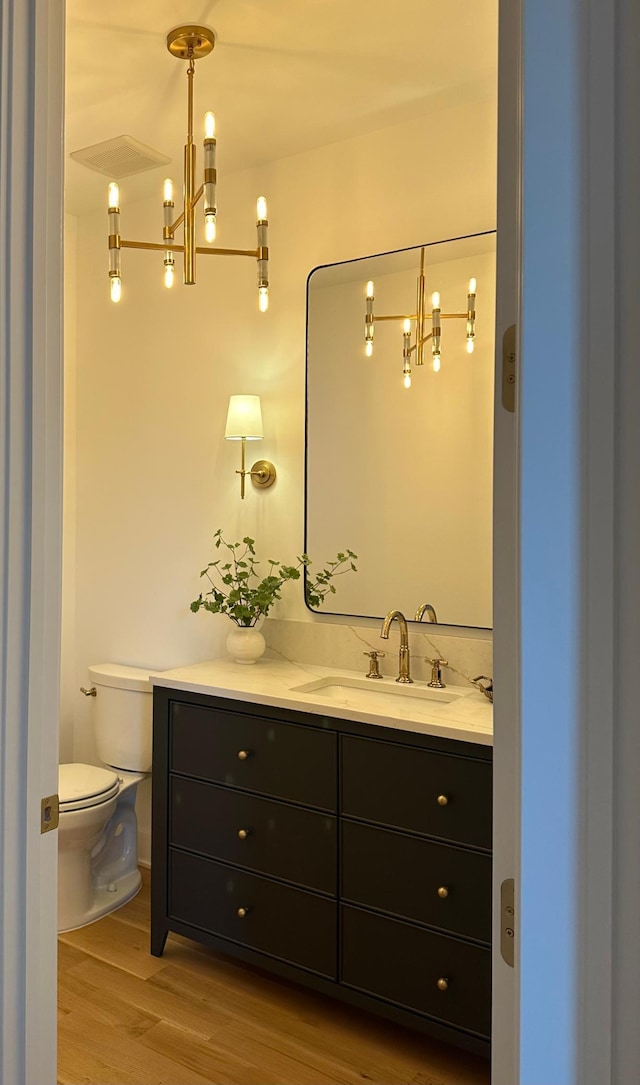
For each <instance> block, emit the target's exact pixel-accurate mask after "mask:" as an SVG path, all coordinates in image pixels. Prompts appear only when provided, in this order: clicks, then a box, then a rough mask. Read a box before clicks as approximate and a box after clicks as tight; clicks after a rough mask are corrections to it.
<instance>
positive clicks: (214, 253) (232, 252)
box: [196, 246, 258, 260]
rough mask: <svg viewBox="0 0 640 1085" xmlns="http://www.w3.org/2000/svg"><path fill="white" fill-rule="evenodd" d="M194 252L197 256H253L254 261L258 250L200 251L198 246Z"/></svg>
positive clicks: (208, 249)
mask: <svg viewBox="0 0 640 1085" xmlns="http://www.w3.org/2000/svg"><path fill="white" fill-rule="evenodd" d="M196 252H197V253H198V255H199V256H253V258H254V260H255V259H257V257H258V249H214V248H209V247H208V248H206V249H202V248H200V246H198V247H197V248H196Z"/></svg>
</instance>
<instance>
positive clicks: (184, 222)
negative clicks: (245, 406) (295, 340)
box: [108, 26, 269, 313]
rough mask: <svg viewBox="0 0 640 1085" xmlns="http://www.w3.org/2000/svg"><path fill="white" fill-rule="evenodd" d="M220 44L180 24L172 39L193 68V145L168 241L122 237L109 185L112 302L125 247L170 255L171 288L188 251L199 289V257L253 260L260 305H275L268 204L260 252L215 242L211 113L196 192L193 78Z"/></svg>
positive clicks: (168, 185)
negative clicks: (178, 257)
mask: <svg viewBox="0 0 640 1085" xmlns="http://www.w3.org/2000/svg"><path fill="white" fill-rule="evenodd" d="M214 45H215V34H214V33H213V31H211V30H209V29H208V28H207V27H204V26H179V27H176V28H175V30H172V31H170V32H169V34H168V35H167V49H168V50H169V52H170V53H171V54H172V55H173V56H175V57H178V59H180V60H186V61H187V62H188V67H187V88H188V99H187V142H186V145H185V148H184V182H183V195H184V205H183V209H182V212H181V213H180V214H179V215H178V217H177V218H174V215H175V203H174V197H173V182H172V181H171V180H169V179H167V180H166V181H165V182H164V192H163V201H164V202H163V211H164V225H163V229H162V239H163V243H162V244H160V243H159V242H153V241H126V240H125V239H124V238H122V237H121V236H120V206H119V204H120V189H119V186H118V184H116V182H111V184H110V185H109V193H108V200H109V209H108V216H109V282H110V288H111V300H112V301H114V302H118V301H120V298H121V294H122V273H121V253H122V249H151V250H154V251H159V252H163V253H164V284H165V286H166V287H168V288H171V287H172V286H173V282H174V270H175V254H176V253H178V252H182V253H184V277H183V281H184V283H185V285H186V286H193V285H194V284H195V281H196V255H201V256H251V257H253V258H254V259H255V260H256V261H257V264H258V307H259V309H260V311H261V312H263V313H264V312H266V310H267V309H268V307H269V249H268V246H267V227H268V222H267V201H266V199H265V198H264V196H259V197H258V201H257V213H256V220H257V221H256V227H257V234H258V236H257V246H256V248H255V249H220V248H215V247H214V246H213V245H212V244H211V242H213V241H215V238H216V218H217V207H216V182H217V173H216V136H215V116H214V114H213V113H206V114H205V121H204V128H205V136H204V141H203V151H204V177H203V183H202V184H201V185H200V187H199V188H198V189H197V191H196V180H195V179H196V146H195V143H194V142H193V79H194V76H195V71H196V60H200V59H201V58H202V57H206V56H208V55H209V53H210V52H211V51H212V50H213V47H214ZM200 199H202V205H203V210H204V234H205V241H206V242H207V245H206V246H200V245H197V244H196V205H197V203H198V201H199V200H200ZM180 226H182V227H183V237H184V244H182V245H177V244H176V242H175V233H176V230H177V229H178V228H179V227H180Z"/></svg>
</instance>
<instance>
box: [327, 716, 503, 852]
mask: <svg viewBox="0 0 640 1085" xmlns="http://www.w3.org/2000/svg"><path fill="white" fill-rule="evenodd" d="M340 756H341V770H342V783H341V796H340V812H341V813H342V814H344V815H347V816H349V817H355V818H362V819H363V820H366V821H374V822H377V823H378V824H380V825H389V826H391V827H393V828H397V829H409V830H410V831H413V832H417V833H425V834H427V835H428V836H436V837H438V838H439V839H441V840H452V841H456V842H458V843H462V844H470V845H471V846H472V847H477V848H486V849H487V850H488V849H490V848H491V795H492V783H491V770H492V766H491V764H490V763H489V762H486V761H480V760H478V761H475V760H473V759H472V758H468V757H457V756H455V755H454V754H448V753H438V752H436V751H435V750H420V749H418V748H416V747H414V746H401V745H399V744H396V743H393V742H381V741H379V740H376V739H368V738H356V737H354V736H352V735H342V736H341V748H340Z"/></svg>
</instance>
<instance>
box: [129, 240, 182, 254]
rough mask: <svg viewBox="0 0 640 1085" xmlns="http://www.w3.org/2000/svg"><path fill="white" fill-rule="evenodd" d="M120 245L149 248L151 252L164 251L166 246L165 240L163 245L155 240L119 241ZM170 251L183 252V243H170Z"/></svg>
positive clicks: (132, 247) (131, 247)
mask: <svg viewBox="0 0 640 1085" xmlns="http://www.w3.org/2000/svg"><path fill="white" fill-rule="evenodd" d="M120 247H121V248H123V249H150V250H151V251H153V252H165V250H166V248H167V243H166V241H165V242H164V244H163V245H160V244H158V242H156V241H124V240H121V241H120ZM171 250H172V252H184V245H174V244H172V245H171Z"/></svg>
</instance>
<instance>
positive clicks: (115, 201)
mask: <svg viewBox="0 0 640 1085" xmlns="http://www.w3.org/2000/svg"><path fill="white" fill-rule="evenodd" d="M108 200H109V207H119V206H120V185H119V184H118V183H117V181H111V182H110V184H109V189H108Z"/></svg>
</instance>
